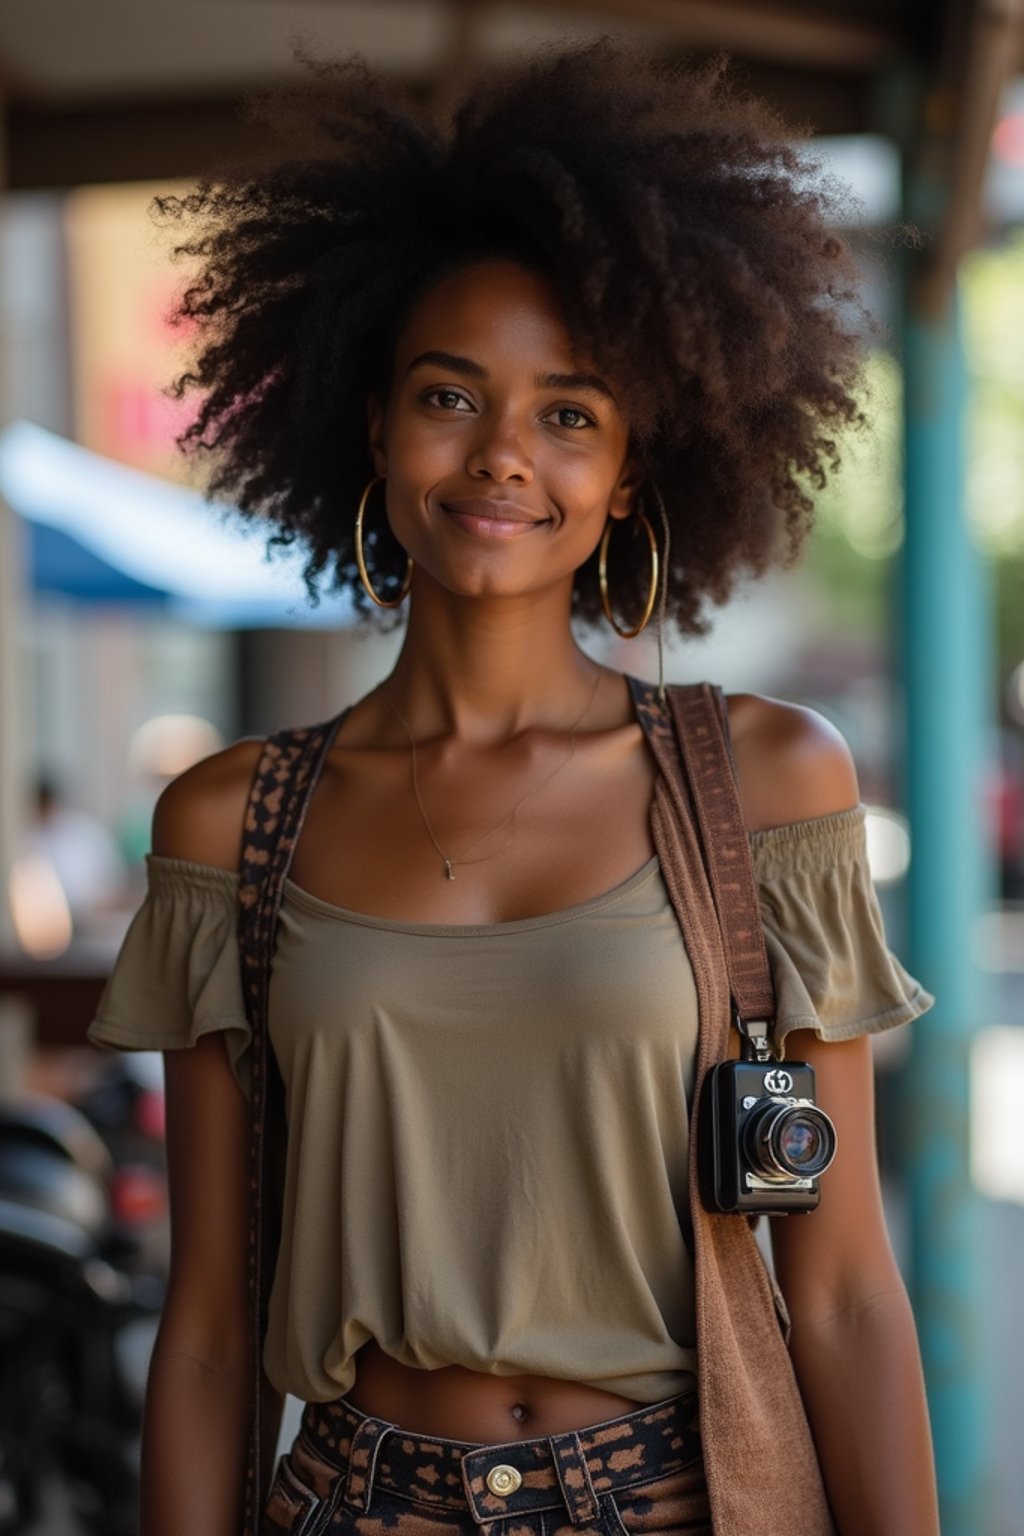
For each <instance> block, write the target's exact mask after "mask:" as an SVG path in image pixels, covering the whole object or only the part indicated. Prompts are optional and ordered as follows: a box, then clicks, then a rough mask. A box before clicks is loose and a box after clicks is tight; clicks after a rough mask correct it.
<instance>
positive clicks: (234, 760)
mask: <svg viewBox="0 0 1024 1536" xmlns="http://www.w3.org/2000/svg"><path fill="white" fill-rule="evenodd" d="M262 750H263V742H262V740H261V739H260V738H259V737H245V738H244V739H243V740H241V741H236V742H234V743H233V745H232V746H230V747H225V748H224V750H223V751H222V752H214V753H212V754H211V755H210V756H209V757H204V758H203V759H202V761H201V762H198V763H195V764H194V765H193V766H192V767H191V768H188V769H186V770H185V772H184V773H182V774H179V775H178V777H177V778H176V779H172V780H171V782H170V784H168V785H167V788H166V789H165V790H164V791H163V793H162V794H161V796H160V798H159V800H158V801H157V803H156V809H155V811H154V813H153V852H154V853H156V854H160V855H161V856H163V857H165V858H170V859H191V860H192V861H193V862H194V863H197V864H211V865H214V866H215V867H216V868H218V869H230V870H236V869H237V868H238V864H239V859H240V857H241V851H242V821H243V818H244V816H245V807H246V804H247V803H248V799H249V789H250V786H251V784H252V780H253V775H254V773H255V772H256V765H257V764H258V762H259V759H260V753H261V752H262Z"/></svg>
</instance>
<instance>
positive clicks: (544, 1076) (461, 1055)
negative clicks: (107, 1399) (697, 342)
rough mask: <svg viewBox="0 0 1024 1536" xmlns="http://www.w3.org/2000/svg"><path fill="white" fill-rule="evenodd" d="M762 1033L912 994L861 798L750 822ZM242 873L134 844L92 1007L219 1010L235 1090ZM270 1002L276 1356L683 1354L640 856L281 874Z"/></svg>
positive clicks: (660, 1002) (671, 1001) (899, 1011)
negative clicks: (274, 1060) (451, 872)
mask: <svg viewBox="0 0 1024 1536" xmlns="http://www.w3.org/2000/svg"><path fill="white" fill-rule="evenodd" d="M750 844H751V851H752V855H753V861H754V869H755V875H756V879H757V883H758V888H759V893H760V903H761V910H762V914H763V918H764V925H765V931H766V938H767V944H768V951H769V960H770V964H771V969H772V973H773V977H774V982H775V988H776V994H777V1003H778V1017H777V1020H776V1025H775V1032H776V1042H777V1043H778V1044H779V1045H780V1046H781V1044H782V1041H783V1040H784V1038H785V1036H786V1034H787V1033H788V1032H789V1031H790V1030H793V1029H798V1028H811V1029H814V1030H816V1031H817V1033H818V1034H819V1035H820V1036H821V1037H822V1038H824V1039H827V1040H844V1039H848V1038H850V1037H852V1036H855V1035H859V1034H864V1033H870V1032H875V1031H879V1030H884V1029H888V1028H889V1027H891V1026H893V1025H897V1024H903V1023H906V1022H908V1021H909V1020H912V1019H914V1018H916V1017H917V1016H918V1015H919V1014H922V1013H923V1012H924V1011H925V1010H926V1009H927V1008H929V1007H930V1006H931V1004H932V1002H933V999H932V997H931V996H930V995H929V994H928V993H927V992H926V991H925V990H924V989H923V988H922V987H921V986H920V985H919V984H918V983H917V982H916V981H915V980H914V979H913V978H912V977H911V976H910V975H908V973H907V972H906V971H905V970H904V968H903V967H902V965H901V964H900V962H899V961H898V960H897V959H896V957H895V956H894V955H893V954H892V953H891V952H890V950H889V949H888V947H887V945H886V941H885V936H884V932H883V926H882V919H881V914H880V911H879V907H878V903H877V900H876V897H875V893H874V889H873V887H872V884H871V879H870V874H869V870H868V865H867V857H866V845H865V810H864V807H863V806H862V805H860V806H857V807H854V808H853V809H851V810H848V811H843V812H839V813H837V814H834V815H831V816H823V817H819V818H816V819H814V820H810V821H803V822H795V823H792V824H790V825H787V826H782V827H775V828H772V829H770V830H768V831H763V832H757V833H754V834H752V836H751V838H750ZM236 898H237V877H236V876H235V875H233V874H231V873H229V872H226V871H223V870H218V869H214V868H210V867H208V866H205V865H202V864H196V863H191V862H188V861H185V860H180V859H170V858H161V857H154V856H152V855H151V856H150V857H149V859H148V894H147V896H146V898H145V901H144V902H143V904H142V906H141V908H140V909H139V911H138V913H137V914H136V916H135V918H134V919H133V921H132V924H131V927H130V929H129V931H128V934H127V936H126V938H125V940H124V943H123V946H122V948H121V951H120V954H119V956H118V958H117V962H116V964H115V967H114V970H113V973H112V975H111V977H110V980H109V983H108V985H107V987H106V990H105V992H104V994H103V998H102V1000H101V1003H100V1006H99V1010H98V1014H97V1017H96V1019H95V1020H94V1022H93V1023H92V1025H91V1026H90V1029H89V1038H90V1039H91V1040H92V1041H93V1042H94V1043H96V1044H99V1045H104V1046H109V1047H113V1048H122V1049H152V1050H174V1049H177V1048H180V1047H188V1046H190V1045H193V1044H194V1043H195V1042H196V1040H197V1039H199V1037H200V1036H202V1035H206V1034H209V1033H210V1032H211V1031H223V1032H224V1035H225V1040H226V1045H227V1049H228V1053H229V1057H230V1061H231V1064H232V1067H233V1070H234V1074H235V1076H236V1078H237V1080H238V1083H239V1085H240V1087H241V1089H242V1091H243V1092H246V1093H247V1092H248V1066H249V1064H248V1045H249V1028H248V1024H247V1022H246V1017H245V1009H244V1006H243V1002H242V992H241V983H240V979H239V962H238V952H237V947H236V938H235V930H236ZM270 1031H271V1039H272V1042H273V1046H274V1050H275V1052H276V1054H277V1057H278V1059H279V1062H280V1066H281V1072H282V1077H283V1080H284V1084H285V1093H286V1113H287V1119H288V1127H289V1131H288V1153H287V1166H286V1187H285V1209H284V1224H283V1232H282V1241H281V1248H280V1253H279V1258H278V1263H277V1268H276V1272H275V1276H274V1282H273V1286H272V1289H271V1295H270V1311H269V1320H268V1327H267V1334H266V1339H265V1345H264V1363H265V1367H266V1371H267V1374H268V1377H269V1379H270V1380H271V1381H272V1382H273V1384H274V1385H275V1386H276V1387H278V1388H279V1389H280V1390H282V1391H286V1392H290V1393H293V1394H294V1395H295V1396H297V1397H299V1398H302V1399H304V1400H307V1401H323V1400H325V1399H330V1398H334V1397H338V1396H340V1395H342V1394H343V1393H344V1392H345V1391H346V1390H347V1389H348V1388H349V1387H350V1386H351V1384H352V1381H353V1379H354V1373H355V1366H354V1364H353V1356H354V1354H355V1352H356V1350H357V1349H358V1348H359V1346H360V1345H361V1344H363V1343H364V1342H365V1341H366V1340H367V1339H369V1338H371V1337H372V1338H374V1339H376V1340H377V1342H378V1343H379V1344H380V1345H381V1347H382V1348H383V1349H384V1350H385V1351H386V1352H387V1353H388V1354H389V1355H392V1356H393V1357H394V1358H395V1359H397V1360H399V1361H402V1362H403V1363H405V1364H406V1365H410V1366H419V1367H423V1368H426V1369H430V1368H432V1367H436V1366H442V1365H448V1364H458V1365H463V1366H466V1367H468V1368H470V1369H471V1370H477V1371H486V1372H491V1373H494V1374H496V1375H518V1374H522V1373H529V1374H532V1373H536V1374H539V1375H544V1376H552V1377H559V1378H562V1379H565V1380H575V1381H583V1382H588V1383H590V1384H592V1385H594V1386H600V1387H604V1388H606V1389H608V1390H611V1391H614V1392H618V1393H621V1394H622V1395H624V1396H626V1397H630V1398H633V1399H635V1400H636V1401H641V1402H655V1401H657V1400H659V1399H661V1398H664V1397H667V1396H670V1395H672V1394H673V1393H675V1392H677V1391H680V1390H682V1389H683V1387H685V1386H686V1385H687V1384H689V1382H690V1381H691V1379H692V1376H691V1373H693V1371H694V1369H695V1351H694V1346H695V1339H696V1327H695V1320H694V1297H693V1264H692V1257H691V1252H690V1249H689V1246H688V1240H689V1237H690V1229H689V1219H688V1212H687V1207H688V1200H687V1143H688V1109H689V1100H690V1095H691V1091H692V1084H693V1072H694V1056H695V1045H696V1035H697V1002H696V992H695V987H694V981H693V975H692V972H691V968H690V963H689V960H688V957H687V953H686V949H685V946H684V943H683V939H682V936H681V933H680V930H679V925H678V922H677V920H676V917H675V915H674V912H673V909H672V906H671V903H670V900H669V897H668V893H667V891H666V889H665V886H664V884H663V882H662V878H661V873H660V869H659V864H658V860H657V858H656V857H654V858H652V859H650V860H649V861H648V862H647V863H646V864H645V865H644V866H643V867H642V868H641V869H639V870H637V871H636V872H635V873H634V874H633V875H632V876H631V877H630V878H628V879H627V880H625V881H623V882H622V883H621V884H620V885H618V886H616V887H615V888H614V889H613V890H610V891H608V892H606V893H605V894H603V895H601V896H598V897H597V898H596V899H594V900H592V901H587V902H583V903H581V904H579V905H577V906H573V907H569V908H565V909H563V910H561V911H557V912H552V913H548V914H546V915H543V916H539V917H533V918H526V919H522V920H519V921H514V922H506V923H488V924H478V925H467V926H451V925H442V924H434V923H413V922H400V921H395V920H391V919H385V918H378V917H371V916H367V915H365V914H361V913H358V912H353V911H349V910H346V909H343V908H340V907H337V906H333V905H331V904H330V903H328V902H326V901H323V900H321V899H319V898H317V897H315V896H312V895H310V894H308V893H307V892H305V891H303V890H301V889H300V888H299V887H298V886H296V885H295V884H294V883H293V882H291V881H288V882H287V883H286V885H285V891H284V899H283V903H282V908H281V916H280V927H279V937H278V947H277V952H276V956H275V961H274V970H273V977H272V982H271V993H270Z"/></svg>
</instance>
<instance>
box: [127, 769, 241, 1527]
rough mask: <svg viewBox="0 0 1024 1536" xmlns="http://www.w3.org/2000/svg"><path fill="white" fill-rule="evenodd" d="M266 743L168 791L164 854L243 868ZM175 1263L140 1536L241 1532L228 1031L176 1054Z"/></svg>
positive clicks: (153, 1373)
mask: <svg viewBox="0 0 1024 1536" xmlns="http://www.w3.org/2000/svg"><path fill="white" fill-rule="evenodd" d="M258 750H259V744H258V743H251V742H242V743H239V744H238V745H237V746H235V747H231V748H229V749H228V750H227V751H226V752H221V753H218V754H216V756H214V757H211V758H208V759H206V760H205V761H204V762H203V763H200V764H198V765H197V766H196V767H195V768H193V769H190V770H189V772H188V773H186V774H184V775H182V777H181V778H179V779H176V780H175V781H174V783H173V784H171V785H170V786H169V787H168V789H166V790H165V791H164V793H163V795H162V796H161V799H160V801H159V803H158V805H157V809H156V815H155V817H154V822H153V851H154V853H157V854H162V855H165V856H167V857H170V858H182V859H191V860H193V861H194V862H196V863H202V864H212V865H215V866H217V867H220V868H224V869H232V870H233V869H236V868H237V867H238V857H239V850H240V842H241V833H242V817H243V813H244V806H245V799H246V795H247V792H248V787H249V783H250V781H251V777H252V771H253V768H254V766H255V756H256V754H257V753H258ZM164 1074H165V1087H166V1099H167V1169H168V1183H169V1193H170V1217H171V1266H170V1275H169V1280H168V1289H167V1299H166V1303H165V1305H164V1309H163V1314H162V1317H161V1320H160V1328H159V1332H158V1334H157V1339H156V1344H155V1347H154V1350H153V1356H152V1360H151V1363H150V1369H149V1377H148V1382H147V1389H146V1406H145V1416H144V1421H143V1434H142V1499H141V1520H140V1536H182V1532H188V1536H237V1532H238V1531H239V1530H240V1529H241V1524H242V1508H241V1493H242V1486H243V1473H244V1463H245V1450H246V1440H247V1432H248V1425H249V1336H248V1327H247V1320H246V1319H247V1313H246V1308H247V1269H246V1265H247V1251H248V1185H249V1171H248V1149H249V1116H248V1109H247V1106H246V1102H245V1098H244V1096H243V1094H242V1092H241V1090H240V1089H239V1086H238V1084H237V1082H236V1081H235V1078H234V1074H233V1073H232V1070H231V1066H230V1063H229V1060H228V1054H227V1050H226V1048H225V1037H224V1035H222V1034H210V1035H205V1036H203V1037H202V1038H201V1039H200V1040H199V1041H198V1042H197V1043H196V1045H195V1046H193V1047H191V1048H189V1049H182V1050H174V1051H165V1053H164Z"/></svg>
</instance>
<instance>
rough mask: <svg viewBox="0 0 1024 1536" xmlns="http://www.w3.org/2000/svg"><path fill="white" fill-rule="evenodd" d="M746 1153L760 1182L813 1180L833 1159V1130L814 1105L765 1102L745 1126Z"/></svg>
mask: <svg viewBox="0 0 1024 1536" xmlns="http://www.w3.org/2000/svg"><path fill="white" fill-rule="evenodd" d="M745 1142H746V1153H747V1157H748V1160H749V1162H750V1165H751V1167H752V1169H753V1170H754V1172H755V1173H757V1174H758V1175H759V1176H760V1177H761V1178H763V1179H768V1180H770V1181H771V1182H772V1183H783V1182H785V1183H789V1182H791V1181H792V1180H793V1179H815V1178H817V1177H818V1174H819V1173H824V1171H825V1169H826V1168H827V1167H828V1166H829V1164H830V1163H831V1161H832V1159H833V1158H834V1157H835V1155H836V1132H835V1126H834V1125H833V1124H832V1121H831V1120H830V1119H829V1117H828V1115H826V1114H825V1111H824V1110H822V1109H818V1107H817V1105H815V1104H787V1103H786V1102H785V1100H783V1099H765V1100H763V1102H762V1103H761V1104H759V1105H758V1106H757V1108H756V1109H754V1110H753V1111H752V1112H751V1115H750V1119H749V1120H748V1121H747V1125H746V1136H745Z"/></svg>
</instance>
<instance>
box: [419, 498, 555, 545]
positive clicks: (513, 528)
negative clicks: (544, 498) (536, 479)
mask: <svg viewBox="0 0 1024 1536" xmlns="http://www.w3.org/2000/svg"><path fill="white" fill-rule="evenodd" d="M440 505H441V510H442V511H443V512H446V513H447V514H448V516H449V517H450V518H451V520H452V522H453V523H455V524H456V525H457V526H458V527H459V528H462V529H463V530H464V531H465V532H466V533H473V534H476V535H477V536H479V537H483V538H486V539H515V538H519V537H520V536H521V535H523V534H526V533H530V532H532V531H533V529H535V528H542V527H544V526H545V524H547V523H549V522H550V521H551V519H550V518H547V517H538V516H537V515H536V513H534V512H531V511H530V510H529V508H527V507H521V506H519V505H518V504H517V503H516V502H512V501H500V500H492V499H491V498H490V497H484V496H460V497H457V498H455V499H453V500H452V501H443V502H441V504H440Z"/></svg>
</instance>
